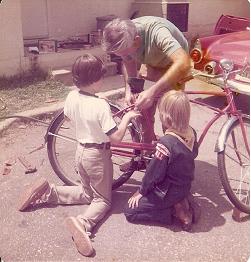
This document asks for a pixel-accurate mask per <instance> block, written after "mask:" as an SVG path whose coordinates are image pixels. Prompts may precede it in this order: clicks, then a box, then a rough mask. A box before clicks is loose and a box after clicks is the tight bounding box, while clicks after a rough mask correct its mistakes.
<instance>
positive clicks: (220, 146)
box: [214, 116, 238, 153]
mask: <svg viewBox="0 0 251 262" xmlns="http://www.w3.org/2000/svg"><path fill="white" fill-rule="evenodd" d="M237 120H238V118H237V117H236V116H231V117H230V118H229V119H228V120H227V121H226V122H225V123H224V125H223V126H222V128H221V130H220V133H219V136H218V138H217V141H216V144H215V148H214V152H217V153H219V152H222V151H223V150H224V148H225V141H226V138H227V134H228V131H229V129H230V127H231V126H232V125H233V123H234V122H235V121H237Z"/></svg>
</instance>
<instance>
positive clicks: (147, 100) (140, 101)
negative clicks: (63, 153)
mask: <svg viewBox="0 0 251 262" xmlns="http://www.w3.org/2000/svg"><path fill="white" fill-rule="evenodd" d="M153 101H154V98H153V94H152V92H151V91H150V89H148V90H145V91H143V92H141V93H140V94H139V96H138V98H137V100H136V102H135V106H136V108H137V109H139V110H144V109H147V108H149V107H151V105H152V104H153Z"/></svg>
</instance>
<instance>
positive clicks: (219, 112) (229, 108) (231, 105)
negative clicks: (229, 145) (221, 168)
mask: <svg viewBox="0 0 251 262" xmlns="http://www.w3.org/2000/svg"><path fill="white" fill-rule="evenodd" d="M185 92H186V94H188V95H189V94H193V95H194V94H196V95H213V96H221V97H226V100H227V105H226V106H225V107H224V108H223V109H219V108H217V107H214V106H210V105H208V104H206V103H204V102H200V101H197V100H195V99H190V102H191V103H193V104H197V105H200V106H203V107H207V108H208V109H210V110H212V111H214V112H216V114H215V116H214V117H213V118H212V119H210V121H209V122H207V124H206V126H205V127H204V128H203V131H202V133H201V135H200V137H199V139H198V145H199V146H200V145H201V144H202V142H203V140H204V138H205V136H206V135H207V133H208V131H209V129H210V128H211V127H212V125H213V124H214V123H215V122H216V121H217V120H218V119H219V118H220V117H222V116H223V115H226V114H227V115H228V117H229V118H231V117H236V118H237V119H238V120H239V121H240V126H241V130H242V135H243V138H244V143H245V147H246V149H247V151H248V153H249V154H250V149H249V145H248V140H247V134H246V131H245V128H244V123H243V120H242V113H241V112H240V111H238V110H237V108H236V106H235V102H234V97H233V93H232V91H231V89H230V87H228V86H227V84H226V85H225V87H224V90H223V91H219V92H216V91H185ZM130 108H132V106H130V107H127V108H125V109H122V110H121V111H119V112H118V113H117V114H116V115H119V114H121V113H123V112H125V111H127V110H129V109H130ZM146 121H147V118H146ZM219 137H220V135H219ZM219 137H218V138H219ZM123 148H124V149H133V150H139V151H141V152H142V151H149V150H150V151H154V149H155V144H146V143H139V142H119V143H112V153H113V154H116V155H119V156H126V157H136V156H138V155H139V154H135V153H132V152H128V151H124V150H121V149H123ZM220 150H223V149H222V147H220ZM217 151H218V152H219V150H217Z"/></svg>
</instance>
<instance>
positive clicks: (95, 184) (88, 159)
mask: <svg viewBox="0 0 251 262" xmlns="http://www.w3.org/2000/svg"><path fill="white" fill-rule="evenodd" d="M66 161H67V159H66ZM76 166H77V169H78V172H79V174H80V176H81V185H79V186H55V185H54V184H51V185H50V188H49V189H48V191H47V192H46V194H45V199H44V201H46V202H47V203H54V204H60V205H67V204H69V205H72V204H88V205H89V206H88V208H87V209H86V210H85V212H83V213H81V214H80V215H78V218H79V220H80V221H81V222H82V223H83V225H84V226H85V229H86V231H87V232H91V230H92V229H93V227H94V226H95V225H96V224H97V223H98V222H99V221H100V220H101V219H102V218H103V217H104V216H105V214H106V213H107V211H108V210H109V209H110V208H111V192H112V178H113V165H112V161H111V151H110V150H107V149H95V148H84V147H83V146H81V145H78V147H77V151H76Z"/></svg>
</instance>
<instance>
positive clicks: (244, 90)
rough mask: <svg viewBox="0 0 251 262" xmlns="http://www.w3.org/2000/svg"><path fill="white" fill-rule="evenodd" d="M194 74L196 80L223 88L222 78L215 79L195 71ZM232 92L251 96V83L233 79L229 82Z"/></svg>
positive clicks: (212, 76)
mask: <svg viewBox="0 0 251 262" xmlns="http://www.w3.org/2000/svg"><path fill="white" fill-rule="evenodd" d="M192 73H193V74H194V75H195V76H194V78H197V79H200V80H202V81H204V82H207V83H209V84H214V85H217V86H220V87H221V88H223V86H224V81H223V78H222V77H219V78H218V77H217V78H214V75H209V74H207V73H204V72H202V71H199V70H196V69H193V70H192ZM227 83H228V85H229V86H230V88H231V90H232V91H234V92H237V93H240V94H244V95H250V82H249V83H248V82H244V81H240V80H239V79H231V80H228V81H227Z"/></svg>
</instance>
